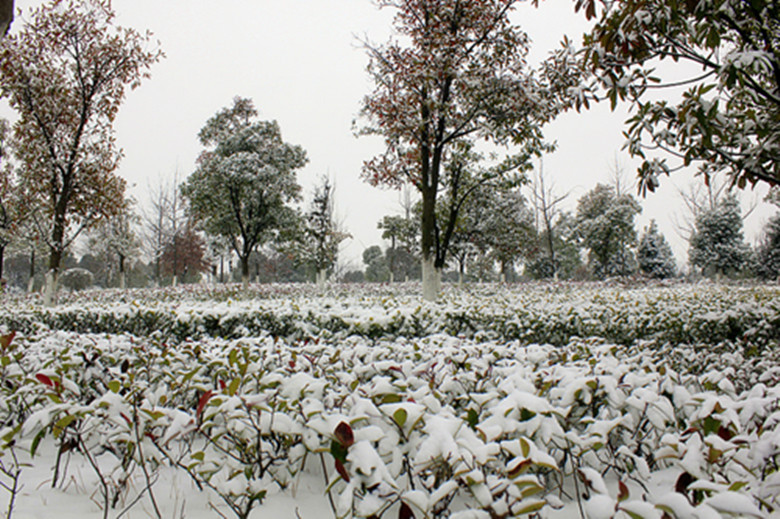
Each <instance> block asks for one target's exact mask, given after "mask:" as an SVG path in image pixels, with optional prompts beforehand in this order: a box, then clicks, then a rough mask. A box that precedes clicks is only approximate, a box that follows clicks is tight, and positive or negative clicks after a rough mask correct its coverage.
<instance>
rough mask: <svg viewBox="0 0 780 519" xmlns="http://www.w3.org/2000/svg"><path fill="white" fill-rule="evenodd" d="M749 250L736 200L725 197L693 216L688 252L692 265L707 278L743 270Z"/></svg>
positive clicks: (732, 197)
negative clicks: (710, 207) (692, 230)
mask: <svg viewBox="0 0 780 519" xmlns="http://www.w3.org/2000/svg"><path fill="white" fill-rule="evenodd" d="M749 252H750V251H749V248H748V246H747V244H746V243H745V239H744V236H743V234H742V215H741V212H740V209H739V202H738V201H737V199H736V197H734V196H728V197H726V198H724V199H723V200H722V201H721V202H720V203H719V204H718V205H717V206H715V207H714V208H712V209H711V210H705V211H702V212H701V213H699V214H698V215H697V216H696V229H695V231H694V233H693V236H691V240H690V249H689V252H688V256H689V260H690V262H691V265H693V266H695V267H699V268H700V269H701V270H702V272H703V273H704V274H705V275H707V276H718V275H734V274H736V273H738V272H739V271H740V270H742V269H743V268H744V267H745V264H746V262H747V260H748V254H749Z"/></svg>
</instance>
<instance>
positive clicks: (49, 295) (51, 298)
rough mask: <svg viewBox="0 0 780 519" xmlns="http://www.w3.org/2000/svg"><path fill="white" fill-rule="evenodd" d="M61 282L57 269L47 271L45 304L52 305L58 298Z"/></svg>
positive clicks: (44, 291)
mask: <svg viewBox="0 0 780 519" xmlns="http://www.w3.org/2000/svg"><path fill="white" fill-rule="evenodd" d="M58 284H59V275H58V274H57V271H56V270H50V271H48V272H47V273H46V285H45V286H44V288H43V306H47V307H52V306H54V303H55V302H56V298H57V288H58V287H57V285H58Z"/></svg>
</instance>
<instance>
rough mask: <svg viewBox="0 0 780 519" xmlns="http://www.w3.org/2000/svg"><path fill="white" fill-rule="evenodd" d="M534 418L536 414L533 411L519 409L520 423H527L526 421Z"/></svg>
mask: <svg viewBox="0 0 780 519" xmlns="http://www.w3.org/2000/svg"><path fill="white" fill-rule="evenodd" d="M534 416H536V413H534V412H533V411H529V410H528V409H526V408H525V407H524V408H522V409H520V421H521V422H527V421H528V420H530V419H531V418H533V417H534Z"/></svg>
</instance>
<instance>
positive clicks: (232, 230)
mask: <svg viewBox="0 0 780 519" xmlns="http://www.w3.org/2000/svg"><path fill="white" fill-rule="evenodd" d="M256 116H257V110H256V109H255V107H254V104H253V103H252V101H251V100H249V99H242V98H240V97H237V98H235V99H234V100H233V106H232V107H230V108H225V109H223V110H221V111H219V112H217V114H216V115H214V116H213V117H212V118H211V119H209V120H208V121H207V122H206V125H205V126H204V127H203V128H202V129H201V131H200V133H199V134H198V136H199V138H200V142H201V143H202V144H203V146H204V147H206V149H205V150H204V151H203V153H201V156H200V158H199V159H198V168H197V169H196V170H195V172H193V173H192V174H191V175H190V176H189V178H187V181H186V182H185V184H184V185H183V186H182V194H183V195H184V196H185V197H186V198H187V199H188V200H189V202H190V206H191V208H192V211H193V213H194V214H195V215H196V216H197V217H198V218H199V219H200V220H201V223H202V225H203V227H204V229H205V230H206V232H208V233H209V234H214V235H217V236H222V237H223V238H224V239H225V240H226V241H227V242H228V243H229V244H230V246H231V248H232V249H233V250H234V251H235V253H236V255H238V258H239V260H240V262H241V279H242V281H243V283H244V285H245V286H246V285H247V284H248V283H249V256H250V254H251V253H252V252H253V251H254V250H256V249H257V247H259V246H261V245H263V244H264V243H266V242H268V241H271V240H272V239H276V238H278V237H279V235H280V234H281V233H283V232H285V231H286V230H287V229H289V228H290V226H291V225H293V224H295V223H296V221H297V216H298V215H297V214H296V213H295V211H294V210H293V209H292V208H291V207H290V206H289V204H290V203H292V202H296V201H298V200H299V198H300V195H299V192H300V189H301V188H300V186H299V185H298V182H297V180H296V178H295V170H297V169H299V168H301V167H303V166H304V165H305V164H306V162H307V159H306V152H305V151H304V150H303V148H301V147H300V146H294V145H291V144H288V143H286V142H284V141H283V140H282V134H281V130H280V129H279V124H278V123H276V121H270V122H269V121H257V120H255V118H256Z"/></svg>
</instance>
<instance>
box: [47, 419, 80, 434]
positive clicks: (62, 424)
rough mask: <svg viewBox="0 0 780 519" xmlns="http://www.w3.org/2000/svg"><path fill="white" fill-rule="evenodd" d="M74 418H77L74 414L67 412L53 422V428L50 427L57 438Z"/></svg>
mask: <svg viewBox="0 0 780 519" xmlns="http://www.w3.org/2000/svg"><path fill="white" fill-rule="evenodd" d="M76 418H78V417H77V416H76V415H72V414H69V415H67V416H63V417H62V418H60V419H59V420H57V423H55V424H54V428H53V429H52V432H53V433H54V437H55V438H59V437H60V435H61V434H62V433H63V431H65V429H66V428H67V427H68V426H69V425H70V424H72V423H73V422H74V421H75V420H76Z"/></svg>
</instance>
